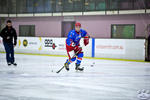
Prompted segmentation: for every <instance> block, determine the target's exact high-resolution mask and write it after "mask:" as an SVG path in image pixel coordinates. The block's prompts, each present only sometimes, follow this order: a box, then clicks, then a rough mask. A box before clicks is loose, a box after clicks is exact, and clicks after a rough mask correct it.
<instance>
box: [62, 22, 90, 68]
mask: <svg viewBox="0 0 150 100" xmlns="http://www.w3.org/2000/svg"><path fill="white" fill-rule="evenodd" d="M81 38H84V45H85V46H86V45H88V44H89V34H88V33H87V32H86V31H85V30H83V29H81V24H80V23H76V24H75V29H74V30H71V31H70V32H69V33H68V37H67V39H66V50H67V54H68V57H69V59H67V60H66V62H65V64H64V67H65V68H66V70H67V71H69V65H70V64H71V63H72V62H74V61H76V63H75V65H76V67H75V70H77V71H78V70H79V71H83V70H84V67H80V64H81V61H82V58H83V56H84V55H83V51H82V47H80V40H81Z"/></svg>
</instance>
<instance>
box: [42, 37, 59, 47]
mask: <svg viewBox="0 0 150 100" xmlns="http://www.w3.org/2000/svg"><path fill="white" fill-rule="evenodd" d="M44 43H45V47H52V49H55V48H56V47H57V46H56V45H55V43H53V40H52V39H45V41H44Z"/></svg>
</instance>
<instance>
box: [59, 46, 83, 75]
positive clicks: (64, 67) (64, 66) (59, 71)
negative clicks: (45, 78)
mask: <svg viewBox="0 0 150 100" xmlns="http://www.w3.org/2000/svg"><path fill="white" fill-rule="evenodd" d="M82 48H83V47H82ZM79 51H80V50H79ZM79 51H77V52H76V53H75V54H74V56H73V57H72V58H74V57H75V56H76V55H77V54H78V53H79ZM72 58H71V59H72ZM67 63H69V62H67ZM64 68H65V66H63V67H61V68H60V69H59V70H58V71H57V72H56V73H59V72H60V71H61V70H63V69H64Z"/></svg>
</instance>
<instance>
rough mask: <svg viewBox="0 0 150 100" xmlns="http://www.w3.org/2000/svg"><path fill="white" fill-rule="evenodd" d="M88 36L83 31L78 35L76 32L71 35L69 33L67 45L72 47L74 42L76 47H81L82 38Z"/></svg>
mask: <svg viewBox="0 0 150 100" xmlns="http://www.w3.org/2000/svg"><path fill="white" fill-rule="evenodd" d="M86 35H87V32H86V31H85V30H83V29H80V32H79V33H77V32H76V31H75V30H71V31H70V32H69V33H68V37H67V39H66V43H67V45H70V44H71V43H72V42H74V43H75V45H76V46H77V45H79V43H80V39H81V38H82V37H85V36H86Z"/></svg>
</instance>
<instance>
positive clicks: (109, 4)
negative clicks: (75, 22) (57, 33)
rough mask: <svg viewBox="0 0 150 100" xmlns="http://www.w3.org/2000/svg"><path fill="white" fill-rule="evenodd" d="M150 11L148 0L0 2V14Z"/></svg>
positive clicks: (149, 1) (16, 0)
mask: <svg viewBox="0 0 150 100" xmlns="http://www.w3.org/2000/svg"><path fill="white" fill-rule="evenodd" d="M138 9H150V0H0V14H30V13H55V12H88V11H113V10H118V11H119V10H138Z"/></svg>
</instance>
